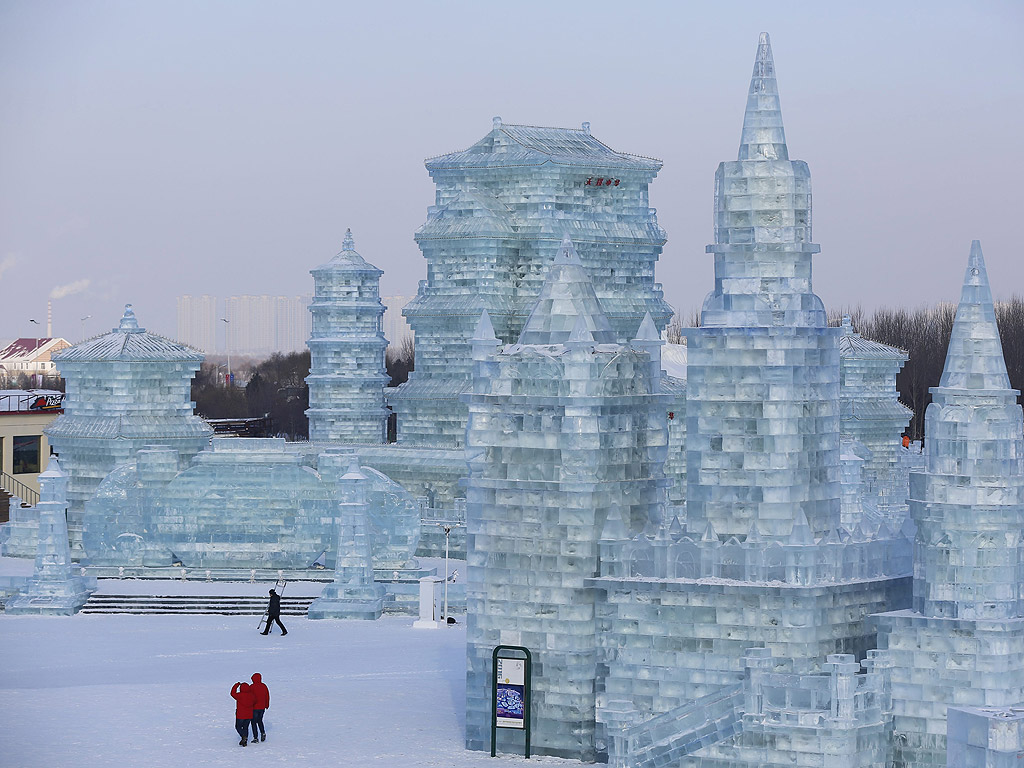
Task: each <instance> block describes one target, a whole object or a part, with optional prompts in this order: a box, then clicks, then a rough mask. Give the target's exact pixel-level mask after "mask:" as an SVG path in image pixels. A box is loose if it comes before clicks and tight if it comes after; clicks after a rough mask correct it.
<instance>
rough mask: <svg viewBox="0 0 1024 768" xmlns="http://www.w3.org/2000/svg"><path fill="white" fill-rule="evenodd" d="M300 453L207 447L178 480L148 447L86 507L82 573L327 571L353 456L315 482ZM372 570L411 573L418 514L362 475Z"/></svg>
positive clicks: (164, 456)
mask: <svg viewBox="0 0 1024 768" xmlns="http://www.w3.org/2000/svg"><path fill="white" fill-rule="evenodd" d="M315 458H316V457H315V454H314V456H313V457H307V456H305V455H303V451H302V446H301V445H294V444H288V443H285V441H284V440H283V439H281V438H237V437H235V438H214V439H213V443H212V447H211V448H210V449H209V450H206V451H203V452H201V453H199V454H197V455H196V457H195V458H194V459H193V463H192V466H190V467H189V468H188V469H186V470H184V471H183V472H180V473H179V472H178V471H177V454H176V452H175V451H174V450H173V449H171V448H164V447H160V446H153V447H146V448H143V449H141V450H140V451H138V453H137V454H136V460H135V461H134V462H128V463H126V464H123V465H121V466H120V467H118V468H116V469H115V470H113V471H112V472H111V473H110V474H109V475H107V477H106V478H105V479H104V480H103V482H102V483H101V484H100V487H99V488H98V489H97V492H96V495H95V496H94V497H93V498H92V499H90V500H89V501H88V502H86V505H85V513H84V521H85V531H84V534H83V544H84V548H85V560H86V562H88V564H89V565H108V566H129V565H130V566H167V565H169V564H170V563H171V560H172V558H174V559H176V560H180V561H181V562H182V563H183V564H184V565H185V566H188V567H195V568H200V567H202V568H242V569H246V570H248V569H250V568H272V569H279V568H288V569H292V568H296V569H302V568H308V567H309V566H310V565H311V564H312V563H313V562H314V561H315V560H316V559H317V558H318V557H319V556H320V555H321V554H322V553H323V554H325V557H326V563H327V567H333V566H334V560H335V552H336V550H335V549H334V546H335V539H336V535H335V530H334V518H335V517H336V513H335V511H334V505H335V499H336V496H335V490H336V484H337V479H338V478H340V477H341V476H342V475H343V474H344V472H345V468H346V467H347V466H348V464H349V462H350V460H351V454H350V453H343V454H338V453H331V452H328V453H325V454H323V455H321V456H320V457H319V461H318V462H317V463H318V465H319V468H320V474H318V473H317V472H316V471H314V470H313V469H312V468H311V467H310V466H308V465H307V463H306V462H307V461H308V462H310V463H311V462H312V461H314V460H315ZM364 473H365V474H366V475H367V479H366V480H365V483H364V484H365V486H366V489H365V492H366V497H367V503H368V505H369V510H368V513H367V514H368V518H369V522H368V525H369V532H368V535H369V536H370V542H371V547H372V551H373V558H374V563H375V566H376V567H378V568H388V569H395V568H405V567H411V566H414V565H415V560H414V559H413V554H414V553H415V551H416V546H417V544H418V541H419V532H420V520H419V508H418V506H417V504H416V502H415V500H414V499H413V498H412V496H410V495H409V494H408V493H407V492H406V491H405V490H404V489H403V488H402V487H401V486H400V485H398V484H397V483H395V482H393V481H392V480H390V479H388V478H387V477H385V476H384V475H383V474H381V473H380V472H377V471H375V470H372V469H368V468H367V469H365V470H364Z"/></svg>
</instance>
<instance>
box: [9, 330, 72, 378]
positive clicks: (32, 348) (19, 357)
mask: <svg viewBox="0 0 1024 768" xmlns="http://www.w3.org/2000/svg"><path fill="white" fill-rule="evenodd" d="M70 346H71V343H70V342H68V341H67V339H33V338H21V339H15V340H14V341H12V342H11V343H9V344H8V345H7V346H5V347H4V348H3V349H0V384H6V383H8V382H11V381H14V380H15V379H16V378H17V377H18V375H19V374H25V375H27V376H36V377H47V376H57V375H58V371H57V367H56V366H55V365H54V363H53V361H52V360H51V359H50V355H52V354H53V353H54V352H59V351H60V350H62V349H67V348H68V347H70ZM40 380H41V379H40Z"/></svg>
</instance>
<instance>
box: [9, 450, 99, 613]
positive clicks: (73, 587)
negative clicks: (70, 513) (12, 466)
mask: <svg viewBox="0 0 1024 768" xmlns="http://www.w3.org/2000/svg"><path fill="white" fill-rule="evenodd" d="M39 486H40V494H39V504H38V505H37V506H36V509H37V510H38V512H39V543H38V546H37V550H36V568H35V573H34V574H33V576H32V578H31V579H30V580H29V582H28V586H27V587H26V588H25V590H24V591H23V592H21V593H20V594H18V595H17V596H16V597H14V598H13V599H12V600H9V601H8V602H7V607H6V609H5V610H6V612H7V613H9V614H12V615H21V614H47V615H56V616H70V615H71V614H74V613H76V612H77V611H78V609H79V608H81V607H82V606H83V605H85V601H86V600H88V599H89V595H90V594H91V592H92V590H93V589H95V584H93V586H92V588H90V586H89V584H88V583H87V582H86V580H85V579H84V578H83V577H81V576H78V575H76V572H77V570H78V568H73V567H72V564H71V547H70V545H69V544H68V527H67V518H66V517H65V515H66V514H67V509H68V500H67V490H68V476H67V475H66V474H65V473H64V470H62V469H61V466H60V464H59V463H58V462H57V459H56V457H51V458H50V464H49V466H48V467H47V468H46V471H45V472H43V473H42V474H41V475H39Z"/></svg>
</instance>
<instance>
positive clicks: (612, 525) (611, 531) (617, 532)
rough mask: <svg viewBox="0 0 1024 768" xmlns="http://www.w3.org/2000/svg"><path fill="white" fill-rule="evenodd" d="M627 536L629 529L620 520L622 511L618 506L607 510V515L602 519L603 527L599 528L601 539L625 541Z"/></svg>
mask: <svg viewBox="0 0 1024 768" xmlns="http://www.w3.org/2000/svg"><path fill="white" fill-rule="evenodd" d="M628 538H629V531H628V530H626V524H625V523H623V522H622V513H621V512H619V508H618V507H612V508H611V509H609V510H608V516H607V517H606V518H605V520H604V528H602V529H601V541H626V540H627V539H628Z"/></svg>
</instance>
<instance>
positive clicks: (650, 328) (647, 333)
mask: <svg viewBox="0 0 1024 768" xmlns="http://www.w3.org/2000/svg"><path fill="white" fill-rule="evenodd" d="M633 341H661V335H660V334H659V333H658V327H657V326H656V325H655V324H654V318H653V317H651V313H650V312H645V313H644V319H643V320H642V321H640V327H639V328H637V329H636V338H635V339H633Z"/></svg>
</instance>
